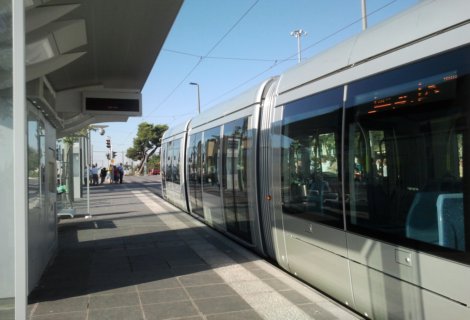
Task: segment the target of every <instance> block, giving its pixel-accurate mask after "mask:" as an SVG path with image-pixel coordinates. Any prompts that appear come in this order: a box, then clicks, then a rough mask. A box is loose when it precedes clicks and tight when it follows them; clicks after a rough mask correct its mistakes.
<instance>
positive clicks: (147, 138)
mask: <svg viewBox="0 0 470 320" xmlns="http://www.w3.org/2000/svg"><path fill="white" fill-rule="evenodd" d="M166 130H168V126H167V125H166V124H156V125H153V124H150V123H147V122H142V123H141V124H139V128H138V129H137V136H136V137H135V138H134V145H133V146H132V147H131V148H129V149H127V152H126V157H128V158H130V159H132V160H134V161H140V164H139V165H138V167H137V173H138V174H142V171H143V170H144V167H145V164H146V163H147V161H148V159H149V157H151V156H152V155H153V154H154V153H155V151H157V149H158V148H159V147H160V145H161V141H162V136H163V133H164V132H165V131H166Z"/></svg>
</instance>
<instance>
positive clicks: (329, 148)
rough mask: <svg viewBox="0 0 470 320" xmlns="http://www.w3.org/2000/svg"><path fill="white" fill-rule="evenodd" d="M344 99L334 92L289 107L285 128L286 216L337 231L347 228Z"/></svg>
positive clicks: (283, 171) (283, 151) (286, 112)
mask: <svg viewBox="0 0 470 320" xmlns="http://www.w3.org/2000/svg"><path fill="white" fill-rule="evenodd" d="M341 94H342V90H339V89H334V90H331V91H329V92H326V93H323V94H319V95H315V96H312V97H308V98H306V99H303V100H300V101H297V102H294V103H291V104H289V105H286V106H285V109H284V110H285V111H284V121H283V127H282V202H283V212H284V213H287V214H291V215H295V216H296V217H298V218H301V219H306V220H311V221H316V222H321V223H324V224H328V225H332V226H337V227H342V224H343V218H342V210H341V209H342V208H341V183H340V174H339V167H340V165H339V164H340V161H341V154H340V146H341V138H340V137H341V134H340V128H341V126H340V121H341V109H340V107H341V105H340V103H341ZM334 101H336V102H337V105H332V103H334Z"/></svg>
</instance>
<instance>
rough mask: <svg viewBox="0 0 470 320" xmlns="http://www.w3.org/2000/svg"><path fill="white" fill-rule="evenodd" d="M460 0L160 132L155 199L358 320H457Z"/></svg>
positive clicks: (465, 147)
mask: <svg viewBox="0 0 470 320" xmlns="http://www.w3.org/2000/svg"><path fill="white" fill-rule="evenodd" d="M469 129H470V1H468V0H452V1H450V0H428V1H421V2H420V3H418V4H417V5H416V6H414V7H412V8H411V9H410V10H407V11H406V12H403V13H401V14H399V15H397V16H395V17H393V18H392V19H390V20H388V21H385V22H384V23H381V24H380V25H377V26H375V27H373V28H370V29H368V30H366V31H364V32H362V33H361V34H359V35H357V36H355V37H353V38H351V39H349V40H347V41H345V42H343V43H341V44H339V45H338V46H336V47H334V48H332V49H330V50H328V51H326V52H324V53H322V54H320V55H318V56H316V57H314V58H312V59H310V60H308V61H306V62H304V63H302V64H299V65H298V66H296V67H294V68H292V69H290V70H288V71H286V72H285V73H283V74H281V75H280V76H279V77H273V78H270V79H267V80H266V81H264V82H263V83H262V84H260V85H259V86H256V87H255V88H253V89H251V90H248V91H246V92H245V93H243V94H241V95H239V96H237V97H235V98H233V99H232V100H230V101H227V102H225V103H222V104H220V105H218V106H216V107H214V108H211V109H210V110H207V111H205V112H203V113H201V114H200V115H198V116H195V117H194V118H192V119H190V120H189V121H188V122H187V123H184V124H182V125H180V126H174V127H171V128H170V129H169V130H168V131H167V132H166V133H165V134H164V137H163V139H162V153H161V161H162V162H161V169H162V189H163V195H164V198H165V199H166V200H167V201H169V202H171V203H173V204H174V205H176V206H178V207H179V208H181V209H182V210H185V211H187V212H189V213H191V214H192V215H194V216H196V217H198V218H199V219H201V220H203V221H204V222H205V223H207V224H208V225H210V226H211V227H213V228H215V229H217V230H219V231H221V232H224V233H225V234H227V235H228V236H230V237H232V238H233V239H236V240H238V241H240V242H242V243H243V244H244V245H246V246H249V247H251V248H252V249H253V250H255V251H257V252H258V253H259V254H261V255H263V256H265V257H267V258H270V259H272V260H273V261H275V262H276V263H277V264H278V265H279V266H280V267H282V268H284V269H285V270H287V271H288V272H290V273H292V274H294V275H295V276H297V277H298V278H300V279H302V280H304V281H305V282H307V283H309V284H311V285H312V286H313V287H315V288H317V289H319V290H321V291H323V292H325V293H326V294H328V295H329V296H331V297H333V298H334V299H336V300H337V301H339V302H341V303H343V304H345V305H347V306H349V307H350V308H352V309H354V310H356V311H357V312H358V313H360V314H363V315H365V316H366V317H369V318H374V319H470V174H469V170H470V169H469V168H470V166H469V165H468V164H469V163H470V130H469Z"/></svg>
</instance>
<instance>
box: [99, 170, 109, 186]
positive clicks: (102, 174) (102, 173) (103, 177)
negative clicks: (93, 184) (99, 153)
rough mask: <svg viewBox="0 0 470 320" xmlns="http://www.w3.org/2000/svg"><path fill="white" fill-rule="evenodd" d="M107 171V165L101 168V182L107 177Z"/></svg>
mask: <svg viewBox="0 0 470 320" xmlns="http://www.w3.org/2000/svg"><path fill="white" fill-rule="evenodd" d="M107 173H108V170H106V167H103V168H101V171H100V178H101V182H100V184H103V182H104V180H105V179H106V175H107Z"/></svg>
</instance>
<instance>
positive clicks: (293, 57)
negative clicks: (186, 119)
mask: <svg viewBox="0 0 470 320" xmlns="http://www.w3.org/2000/svg"><path fill="white" fill-rule="evenodd" d="M397 1H398V0H392V1H390V2H388V3H386V4H384V5H383V6H381V7H379V8H377V9H375V10H374V11H372V12H370V13H368V14H367V15H366V17H369V16H371V15H374V14H375V13H377V12H379V11H381V10H383V9H385V8H386V7H388V6H390V5H392V4H393V3H395V2H397ZM258 2H259V0H256V1H255V2H254V3H253V4H252V5H251V6H250V7H249V8H248V9H247V10H246V11H245V12H244V13H243V14H242V15H241V16H240V18H239V19H238V20H237V21H236V22H235V23H234V24H233V25H232V26H231V27H230V28H229V29H228V30H227V31H226V32H225V34H224V35H222V37H221V38H220V39H219V40H218V41H217V42H216V43H215V44H214V45H213V46H212V47H211V48H210V49H209V50H208V52H207V53H206V54H205V55H203V56H200V55H197V54H193V53H188V52H183V51H177V50H171V49H163V50H164V51H168V52H173V53H178V54H183V55H187V56H192V57H195V58H198V61H197V62H196V63H195V65H194V66H193V67H192V68H191V69H190V71H189V72H188V73H187V74H186V75H185V76H184V77H183V78H182V80H181V81H179V82H178V84H177V85H176V86H175V88H174V89H173V90H171V91H170V93H169V94H168V95H167V96H166V97H165V98H164V99H163V100H162V101H161V102H160V103H159V104H158V106H156V107H155V108H154V109H153V110H152V111H151V112H150V113H149V114H148V115H146V116H145V117H142V118H143V119H147V118H150V117H151V115H152V114H153V113H154V112H155V111H157V110H158V109H159V108H161V107H162V106H163V105H164V104H165V103H166V102H167V101H168V100H169V99H170V98H171V97H172V96H173V95H174V93H175V92H176V91H177V90H178V89H179V88H180V87H181V85H182V84H184V83H186V82H187V79H188V78H189V76H190V75H191V74H192V73H193V72H194V71H195V70H196V69H197V67H198V66H199V65H200V64H201V63H202V62H203V61H205V60H208V59H225V60H241V61H258V62H273V64H272V65H270V66H269V67H267V68H265V69H263V70H262V71H260V72H258V73H257V74H255V75H253V76H251V77H250V78H248V79H247V80H245V81H243V82H241V83H239V84H238V85H236V86H235V87H233V88H231V89H229V90H227V91H226V92H224V93H222V94H221V95H219V96H217V97H216V98H214V99H212V100H210V101H208V102H207V103H206V104H205V105H208V104H212V103H214V102H215V101H218V100H220V99H222V98H223V97H225V96H227V95H229V94H230V93H232V92H234V91H236V90H237V89H239V88H241V87H243V86H245V85H246V84H248V83H250V82H251V81H253V80H255V79H257V78H259V77H260V76H262V75H264V74H265V73H267V72H269V71H270V70H272V69H273V68H275V67H278V66H279V65H281V64H283V63H286V62H288V61H292V60H296V57H297V55H298V53H297V52H295V53H293V54H292V55H289V56H288V57H286V58H284V59H279V60H271V59H256V58H235V57H211V56H210V54H211V53H212V52H213V51H214V50H215V49H216V48H217V47H218V46H219V45H220V43H222V41H223V40H224V39H225V38H226V37H227V36H228V35H229V34H230V33H231V32H232V31H233V30H234V29H235V27H236V26H237V25H238V24H240V22H241V21H242V20H243V19H244V18H245V17H246V16H247V15H248V13H249V12H250V11H251V10H252V9H253V8H254V7H255V6H256V5H257V4H258ZM362 20H363V17H360V18H358V19H356V20H354V21H352V22H351V23H349V24H347V25H345V26H343V27H341V28H339V29H337V30H336V31H334V32H332V33H330V34H328V35H327V36H325V37H323V38H321V39H320V40H317V41H315V42H314V43H312V44H310V45H308V46H305V47H304V48H303V49H302V50H301V51H302V52H305V51H307V50H309V49H311V48H313V47H315V46H317V45H319V44H320V43H322V42H324V41H326V40H328V39H330V38H332V37H334V36H335V35H337V34H339V33H340V32H342V31H344V30H346V29H348V28H350V27H351V26H353V25H355V24H357V23H359V22H362ZM132 134H133V133H130V134H129V136H128V137H127V138H126V140H127V139H128V138H129V137H130V136H131V135H132Z"/></svg>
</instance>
